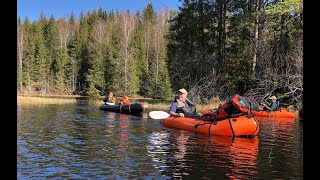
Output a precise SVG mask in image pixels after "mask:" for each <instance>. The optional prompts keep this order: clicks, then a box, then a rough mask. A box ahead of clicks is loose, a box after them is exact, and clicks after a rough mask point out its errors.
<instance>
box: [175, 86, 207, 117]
mask: <svg viewBox="0 0 320 180" xmlns="http://www.w3.org/2000/svg"><path fill="white" fill-rule="evenodd" d="M187 95H188V92H187V90H185V89H183V88H182V89H179V91H178V97H176V98H175V100H174V102H173V103H172V104H171V106H170V109H169V114H170V115H171V116H177V117H184V116H185V114H190V115H198V116H200V117H201V116H202V115H203V114H202V113H200V112H197V111H196V108H195V106H194V104H193V103H191V102H190V101H189V100H188V98H187Z"/></svg>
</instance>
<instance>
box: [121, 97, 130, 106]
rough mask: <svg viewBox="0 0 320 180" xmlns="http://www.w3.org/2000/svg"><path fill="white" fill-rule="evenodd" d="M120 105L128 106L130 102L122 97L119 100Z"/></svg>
mask: <svg viewBox="0 0 320 180" xmlns="http://www.w3.org/2000/svg"><path fill="white" fill-rule="evenodd" d="M119 103H120V104H130V100H129V98H128V96H123V97H122V98H121V99H120V100H119Z"/></svg>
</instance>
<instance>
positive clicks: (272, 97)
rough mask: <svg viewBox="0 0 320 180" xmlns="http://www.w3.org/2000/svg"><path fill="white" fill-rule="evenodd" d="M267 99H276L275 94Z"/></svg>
mask: <svg viewBox="0 0 320 180" xmlns="http://www.w3.org/2000/svg"><path fill="white" fill-rule="evenodd" d="M269 99H271V100H277V98H276V97H275V96H271V97H270V98H269Z"/></svg>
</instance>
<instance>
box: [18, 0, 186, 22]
mask: <svg viewBox="0 0 320 180" xmlns="http://www.w3.org/2000/svg"><path fill="white" fill-rule="evenodd" d="M148 3H152V5H153V7H154V9H155V10H161V9H162V7H163V6H167V7H168V8H169V9H177V10H178V6H180V5H181V2H179V0H17V17H20V18H21V20H22V21H24V19H25V17H26V16H27V17H28V18H29V20H30V21H31V22H32V21H34V20H36V21H37V20H38V18H39V16H40V13H41V12H43V13H44V15H45V16H46V17H48V18H49V17H50V16H51V15H53V16H54V17H55V19H59V18H61V17H65V18H67V19H68V18H69V17H70V15H71V12H73V13H74V14H75V15H76V16H77V17H79V14H80V11H81V10H83V11H84V12H88V11H90V12H92V10H94V9H96V10H98V9H99V7H100V6H101V7H102V9H104V10H106V11H107V12H109V11H110V10H111V9H113V10H118V11H120V12H122V11H126V10H130V12H131V13H135V12H136V11H137V10H142V9H143V7H145V6H146V5H147V4H148Z"/></svg>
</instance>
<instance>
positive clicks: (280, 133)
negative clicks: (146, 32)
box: [17, 104, 303, 179]
mask: <svg viewBox="0 0 320 180" xmlns="http://www.w3.org/2000/svg"><path fill="white" fill-rule="evenodd" d="M148 112H149V111H148V110H147V109H146V111H145V112H144V113H143V116H142V117H138V116H132V115H125V114H118V113H113V112H105V111H101V110H99V107H96V106H93V105H86V104H71V105H70V104H67V105H18V106H17V179H51V178H52V179H303V121H302V120H300V119H294V120H293V119H291V120H290V119H281V120H275V119H259V120H258V121H259V125H260V132H259V133H258V135H257V136H256V137H254V138H237V137H236V138H234V139H232V138H231V137H224V136H210V137H208V135H205V134H200V133H194V132H189V131H185V130H179V129H172V128H167V127H164V126H162V125H161V124H160V123H159V120H154V119H151V118H150V117H149V116H148Z"/></svg>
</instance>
